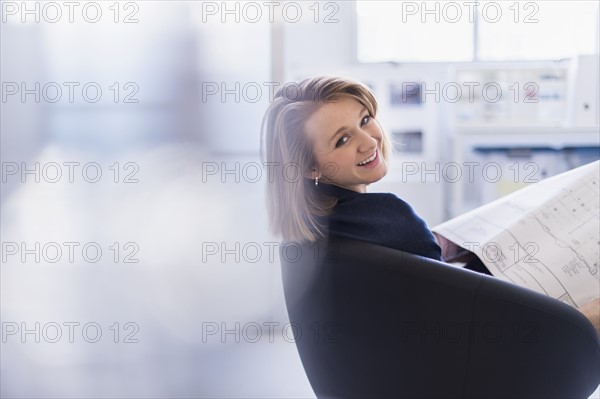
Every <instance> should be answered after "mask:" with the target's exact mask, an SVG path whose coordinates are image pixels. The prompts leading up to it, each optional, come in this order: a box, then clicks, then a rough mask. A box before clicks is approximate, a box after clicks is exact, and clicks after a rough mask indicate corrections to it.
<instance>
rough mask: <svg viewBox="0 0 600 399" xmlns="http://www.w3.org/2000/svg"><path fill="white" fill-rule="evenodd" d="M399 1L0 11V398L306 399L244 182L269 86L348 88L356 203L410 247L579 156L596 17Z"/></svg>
mask: <svg viewBox="0 0 600 399" xmlns="http://www.w3.org/2000/svg"><path fill="white" fill-rule="evenodd" d="M408 3H410V2H400V1H382V2H376V1H343V2H342V1H340V2H326V1H321V2H318V1H314V2H289V1H285V2H281V3H278V4H279V5H278V6H277V7H275V8H269V6H267V5H266V3H265V2H234V1H231V2H206V1H195V2H194V1H186V2H183V1H182V2H179V1H147V2H146V1H138V2H126V1H123V2H115V3H111V4H109V3H104V2H100V3H94V4H96V5H89V3H86V2H83V3H78V6H77V7H76V8H74V9H72V16H73V21H72V22H71V21H69V14H68V11H69V8H68V6H67V5H66V4H65V3H60V2H59V3H52V4H50V3H47V2H8V1H2V2H0V4H1V11H2V23H1V25H0V29H1V35H0V40H1V43H0V44H1V52H0V55H1V65H0V66H1V70H0V72H1V81H2V102H1V104H0V105H1V112H0V118H1V131H0V132H1V158H2V186H1V187H2V190H1V200H2V206H1V214H0V216H1V241H2V264H1V265H0V267H1V268H0V285H1V286H0V288H1V290H0V300H1V302H0V312H1V314H0V318H1V321H2V342H1V344H0V345H1V352H0V360H1V362H0V373H1V375H0V377H1V378H0V384H1V387H0V395H1V396H2V397H78V398H79V397H312V396H314V395H313V392H312V390H311V388H310V386H309V384H308V381H307V379H306V377H305V375H304V372H303V369H302V365H301V363H300V360H299V358H298V355H297V352H296V349H295V346H294V344H293V343H291V342H290V340H289V339H287V338H288V337H291V333H290V331H289V329H286V328H284V326H285V325H286V323H287V322H288V321H287V315H286V310H285V303H284V300H283V293H282V289H281V284H280V274H279V258H278V249H277V246H276V245H275V243H276V242H277V238H275V237H272V236H271V235H270V234H269V232H268V229H267V220H266V211H265V205H264V188H265V183H266V169H261V168H260V167H257V166H260V165H261V160H260V158H259V138H260V124H261V121H262V116H263V114H264V111H265V109H266V108H267V106H268V103H269V97H270V95H271V93H272V91H271V90H272V88H273V87H280V86H281V85H283V84H284V83H286V82H291V81H298V80H300V79H302V78H303V77H306V76H310V75H315V74H335V75H344V76H348V77H352V78H355V79H358V80H360V81H362V82H364V83H366V84H368V85H369V86H370V87H371V88H372V89H373V91H374V93H375V95H376V97H377V99H378V101H379V105H380V115H379V119H380V121H381V123H382V125H383V126H384V128H385V129H386V131H387V132H388V133H389V134H390V135H391V136H392V138H393V140H394V142H395V143H396V144H395V152H394V155H393V157H392V160H391V166H390V171H389V174H388V176H386V178H385V179H384V180H382V181H381V182H378V183H376V184H374V185H372V186H371V188H370V191H390V192H394V193H396V194H397V195H398V196H400V197H401V198H403V199H405V200H406V201H408V202H409V203H411V204H412V205H413V206H414V208H415V210H416V211H417V213H418V214H420V215H421V216H422V217H423V218H424V219H425V221H426V222H427V223H428V224H429V225H430V226H434V225H436V224H438V223H441V222H443V221H445V220H447V219H449V218H451V217H453V216H456V215H458V214H460V213H463V212H465V211H467V210H469V209H472V208H474V207H477V206H479V205H481V204H483V203H486V202H489V201H491V200H493V199H495V198H498V197H500V196H502V195H505V194H507V193H509V192H512V191H514V190H515V189H518V188H519V187H522V186H524V185H526V184H529V183H531V182H533V181H536V180H539V179H542V178H545V177H548V176H551V175H554V174H557V173H560V172H563V171H566V170H568V169H571V168H574V167H577V166H579V165H583V164H585V163H588V162H592V161H594V160H597V159H598V158H599V149H600V138H599V137H600V134H599V116H598V112H599V111H598V110H599V102H598V87H599V80H598V70H599V67H598V48H599V43H598V37H599V33H598V13H599V11H598V2H597V1H537V2H529V3H527V4H525V3H518V4H517V3H514V4H515V5H516V6H515V5H513V8H510V5H509V4H508V3H504V2H501V3H502V4H503V5H502V6H501V11H500V14H497V13H496V12H497V10H496V8H495V7H496V6H495V5H494V4H496V5H498V4H499V3H494V2H487V1H481V2H479V5H478V6H477V7H476V8H474V9H473V10H472V12H473V15H472V16H473V19H472V20H470V15H469V9H467V8H465V7H464V6H462V5H460V6H458V8H457V7H454V8H453V6H448V4H449V3H448V2H429V3H428V4H429V8H428V9H429V10H433V11H430V13H429V14H428V13H427V12H424V11H426V10H422V9H419V7H421V6H422V4H424V3H421V2H413V3H410V4H408ZM490 3H494V4H490ZM436 4H437V6H436ZM453 4H462V3H453ZM415 7H416V9H415ZM84 10H85V13H86V14H84V13H83V12H84ZM98 10H100V14H96V12H97V11H98ZM457 11H458V12H461V13H462V17H461V18H459V17H458V15H459V14H457V13H456V12H457ZM59 13H60V14H59ZM436 14H437V15H436ZM436 17H437V18H438V19H437V20H436ZM96 19H98V20H97V21H95V20H96ZM488 83H493V87H492V88H491V89H490V91H489V92H484V91H482V87H483V86H485V85H486V84H488ZM36 85H37V86H36ZM469 85H471V87H474V95H473V97H472V98H471V97H470V96H469V95H468V91H467V90H468V87H469ZM457 87H459V88H462V90H463V92H462V95H458V97H457V92H456V91H455V90H456V88H457ZM98 88H100V91H101V92H100V91H98ZM497 88H500V89H501V90H502V95H501V96H497V95H495V94H494V90H496V89H497ZM71 89H72V91H71ZM490 93H491V94H490ZM488 95H489V96H491V98H490V97H486V96H488ZM70 96H71V97H70ZM488 164H494V166H496V165H498V167H499V168H500V169H499V170H500V171H501V173H500V176H499V177H498V178H497V179H496V178H495V177H496V175H494V178H490V176H489V175H487V174H486V173H488V171H486V170H484V169H483V167H484V165H488ZM467 165H475V166H473V169H472V172H473V178H472V179H467V178H466V174H467V173H468V172H469V169H468V166H467ZM69 167H72V168H73V169H69ZM457 168H458V169H457ZM70 170H72V171H73V173H72V179H71V178H70V175H69V171H70ZM84 170H85V173H82V172H83V171H84ZM457 170H458V171H459V173H462V178H461V177H457V176H456V174H455V173H456V171H457ZM98 171H100V173H101V176H98V175H97V174H96V173H97V172H98ZM494 171H495V169H494ZM494 171H492V172H494ZM57 173H58V174H57ZM490 173H491V172H490ZM90 176H91V177H90ZM92 181H95V182H92ZM64 243H76V244H77V245H75V244H73V245H74V246H73V248H74V251H73V259H70V258H69V256H68V255H69V254H68V252H69V251H68V248H69V247H68V246H67V245H65V244H64ZM89 243H93V245H88V246H87V247H86V244H89ZM36 245H38V246H39V247H36ZM83 247H86V248H87V249H89V248H90V247H91V248H92V249H90V251H89V252H84V253H82V248H83ZM98 247H99V248H100V249H101V251H102V253H101V255H94V254H95V253H96V252H94V251H96V250H97V248H98ZM57 248H60V250H62V256H59V255H60V253H59V252H57V251H58V250H57ZM273 249H274V256H271V254H272V252H271V250H273ZM90 254H92V255H90ZM36 257H37V258H36ZM38 258H39V259H38ZM36 323H38V324H36ZM73 323H79V324H73ZM90 323H91V324H90ZM115 323H117V324H115ZM86 325H87V326H88V327H89V326H91V327H90V328H88V330H86V333H85V334H87V335H85V334H83V333H82V330H83V328H84V326H86ZM57 326H58V327H57ZM69 326H72V328H73V337H72V338H73V339H72V340H71V339H69V332H70V330H69ZM257 326H258V327H257ZM270 326H272V328H271V327H270ZM98 328H100V329H101V332H102V336H101V337H100V338H96V335H97V334H96V335H95V334H94V333H95V332H96V331H99V330H98ZM117 332H118V334H117ZM58 333H61V334H62V335H61V336H60V337H59V336H58V335H57V334H58ZM261 334H262V335H261ZM84 335H85V337H84ZM257 338H258V339H257ZM36 341H39V342H36ZM71 341H73V342H71ZM88 341H97V342H95V343H93V342H88ZM115 341H116V342H115ZM126 341H127V342H126ZM128 341H132V342H128ZM136 341H137V342H136ZM597 394H598V392H596V394H595V395H596V396H594V397H597Z"/></svg>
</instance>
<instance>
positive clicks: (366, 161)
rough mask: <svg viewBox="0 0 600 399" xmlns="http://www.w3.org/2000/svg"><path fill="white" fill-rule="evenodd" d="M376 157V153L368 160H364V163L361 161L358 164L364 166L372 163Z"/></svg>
mask: <svg viewBox="0 0 600 399" xmlns="http://www.w3.org/2000/svg"><path fill="white" fill-rule="evenodd" d="M376 156H377V152H375V154H373V155H372V156H371V157H370V158H369V159H365V160H364V161H362V162H361V163H359V165H361V166H362V165H366V164H368V163H369V162H371V161H373V160H374V159H375V157H376Z"/></svg>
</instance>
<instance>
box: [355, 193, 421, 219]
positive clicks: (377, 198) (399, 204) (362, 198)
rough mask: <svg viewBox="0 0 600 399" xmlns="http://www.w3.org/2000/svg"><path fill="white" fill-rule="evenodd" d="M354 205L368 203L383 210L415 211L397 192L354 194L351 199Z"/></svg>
mask: <svg viewBox="0 0 600 399" xmlns="http://www.w3.org/2000/svg"><path fill="white" fill-rule="evenodd" d="M349 202H352V203H353V205H357V204H360V205H368V206H369V207H378V208H379V209H381V210H388V211H389V210H392V211H395V212H398V211H401V212H406V213H411V214H412V213H414V212H413V209H412V207H411V206H410V205H409V204H408V203H407V202H406V201H404V200H403V199H401V198H399V197H398V196H397V195H396V194H392V193H365V194H360V195H357V196H354V197H353V198H351V199H349Z"/></svg>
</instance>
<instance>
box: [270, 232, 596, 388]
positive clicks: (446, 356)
mask: <svg viewBox="0 0 600 399" xmlns="http://www.w3.org/2000/svg"><path fill="white" fill-rule="evenodd" d="M280 259H281V262H282V277H283V285H284V292H285V299H286V305H287V309H288V314H289V318H290V322H291V323H292V324H291V325H292V327H293V328H292V331H294V336H295V339H296V346H297V348H298V351H299V354H300V358H301V360H302V363H303V366H304V369H305V372H306V374H307V376H308V379H309V381H310V383H311V385H312V388H313V390H314V392H315V394H316V395H317V396H318V397H319V398H324V397H344V398H347V397H371V398H373V397H394V398H478V399H480V398H503V399H505V398H514V397H520V398H545V399H547V398H587V397H589V395H590V394H591V393H592V392H594V390H595V389H596V387H597V386H598V384H599V383H600V339H599V337H598V334H597V333H596V331H595V330H594V328H593V326H592V325H591V323H590V322H589V321H588V320H587V319H586V318H585V317H584V316H583V315H582V314H581V313H580V312H579V311H577V310H576V309H574V308H572V307H571V306H569V305H566V304H564V303H562V302H560V301H557V300H555V299H552V298H550V297H547V296H544V295H541V294H538V293H536V292H533V291H531V290H528V289H525V288H521V287H518V286H516V285H513V284H510V283H506V282H504V281H501V280H499V279H496V278H494V277H490V276H486V275H483V274H479V273H476V272H472V271H469V270H464V269H460V268H457V267H455V266H451V265H447V264H444V263H441V262H437V261H434V260H431V259H427V258H423V257H419V256H416V255H412V254H408V253H405V252H401V251H398V250H395V249H392V248H387V247H382V246H379V245H375V244H372V243H368V242H363V241H356V240H350V239H345V238H340V237H333V236H332V237H329V239H328V240H322V241H320V242H317V243H315V244H314V245H312V244H310V245H299V244H294V243H288V244H286V245H284V246H282V247H281V250H280Z"/></svg>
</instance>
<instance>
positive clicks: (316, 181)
mask: <svg viewBox="0 0 600 399" xmlns="http://www.w3.org/2000/svg"><path fill="white" fill-rule="evenodd" d="M318 185H319V176H317V177H315V186H318Z"/></svg>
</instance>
